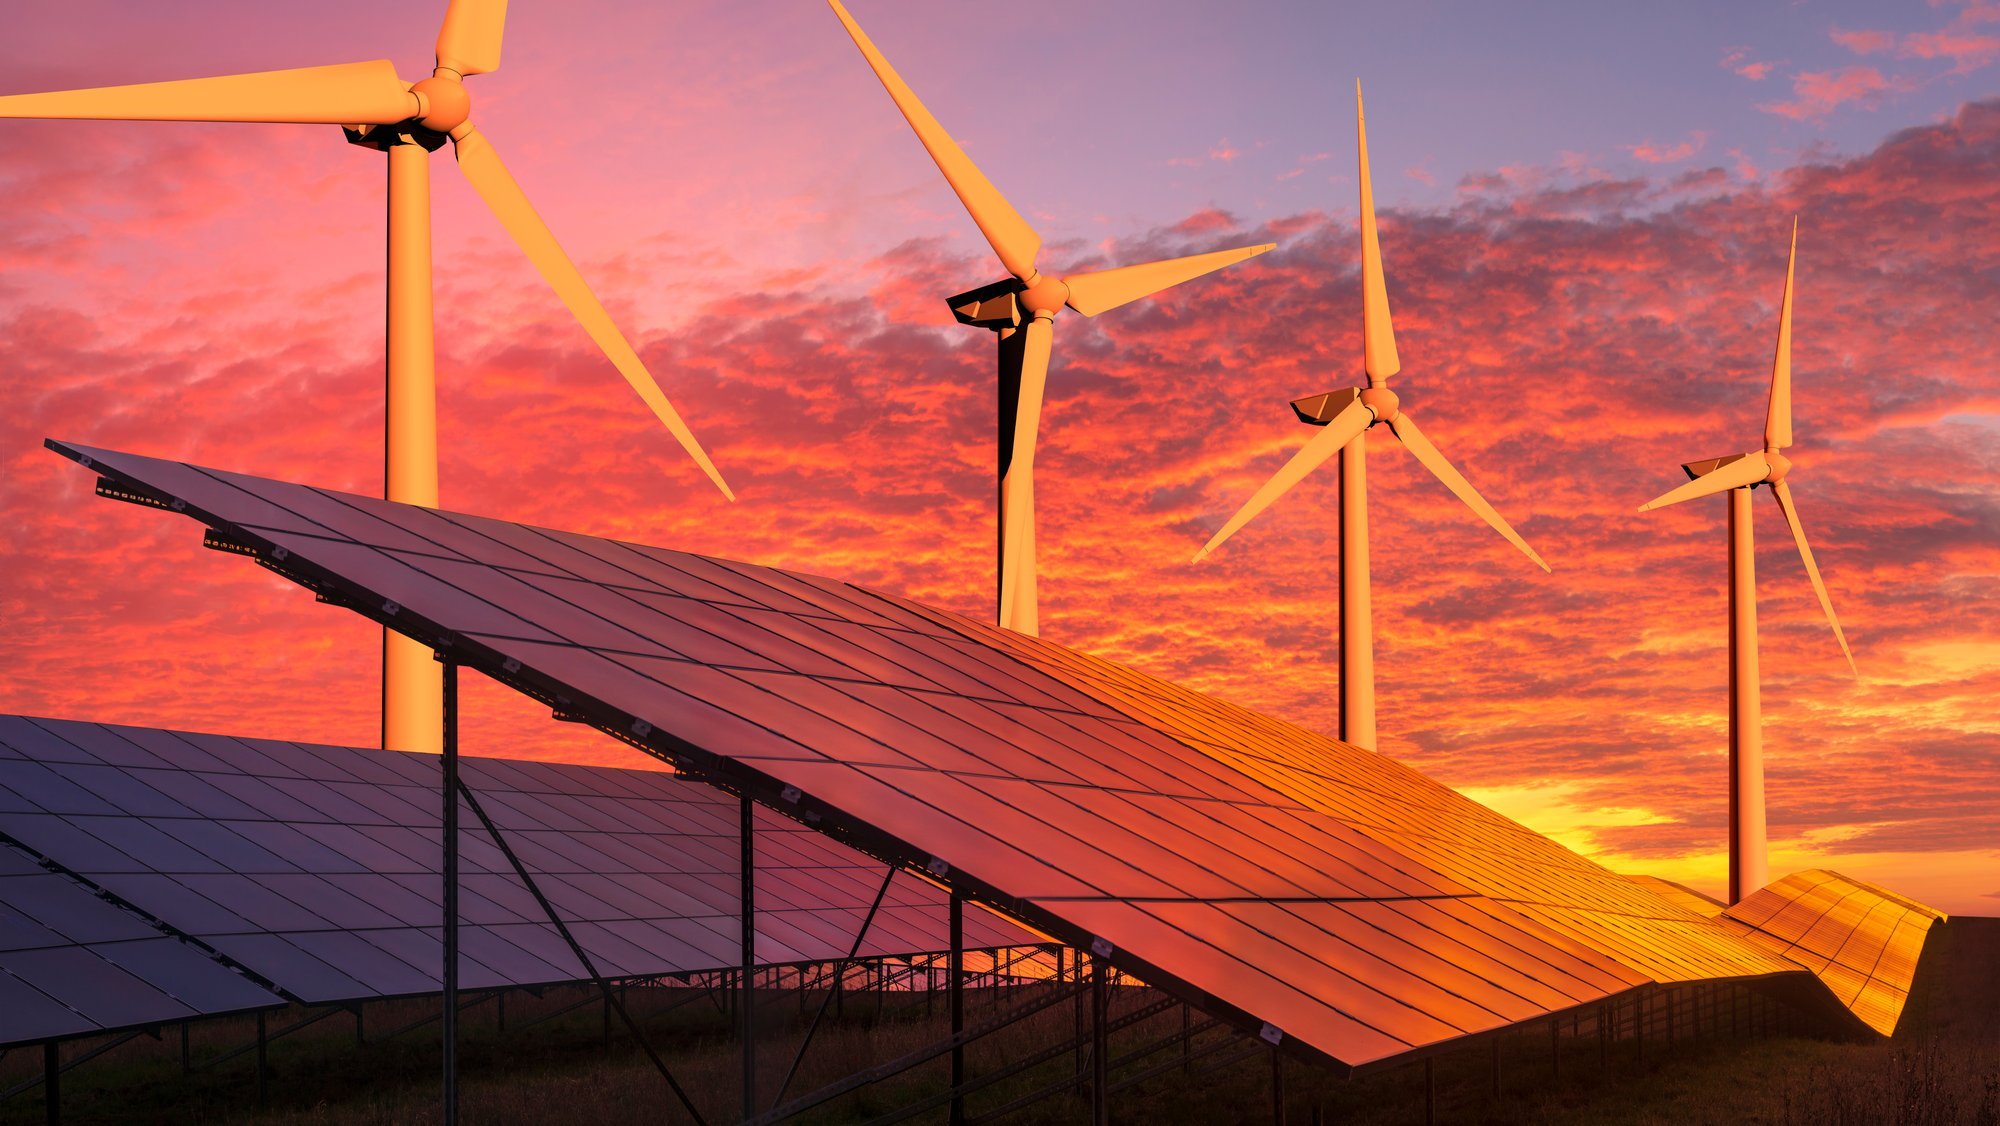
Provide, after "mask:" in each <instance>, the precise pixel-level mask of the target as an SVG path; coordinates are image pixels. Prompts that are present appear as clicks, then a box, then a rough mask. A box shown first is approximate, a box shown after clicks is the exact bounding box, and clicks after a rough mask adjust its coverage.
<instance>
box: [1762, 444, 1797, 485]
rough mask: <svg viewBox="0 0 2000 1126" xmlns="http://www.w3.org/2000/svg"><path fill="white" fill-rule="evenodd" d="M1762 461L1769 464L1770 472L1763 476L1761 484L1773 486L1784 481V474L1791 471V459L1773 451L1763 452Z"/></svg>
mask: <svg viewBox="0 0 2000 1126" xmlns="http://www.w3.org/2000/svg"><path fill="white" fill-rule="evenodd" d="M1764 460H1765V461H1766V462H1768V463H1770V466H1771V472H1770V473H1769V474H1768V475H1766V476H1765V478H1764V480H1763V482H1762V483H1763V484H1767V485H1775V484H1777V483H1778V482H1780V481H1782V480H1784V479H1785V474H1787V473H1790V472H1791V471H1792V459H1791V458H1788V457H1786V456H1785V455H1784V454H1782V453H1779V452H1778V451H1777V450H1775V449H1771V450H1765V451H1764Z"/></svg>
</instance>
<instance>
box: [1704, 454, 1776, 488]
mask: <svg viewBox="0 0 2000 1126" xmlns="http://www.w3.org/2000/svg"><path fill="white" fill-rule="evenodd" d="M1751 457H1754V458H1760V459H1762V461H1763V463H1764V467H1765V470H1764V476H1762V477H1759V478H1758V479H1757V480H1755V481H1752V482H1750V483H1749V484H1747V485H1738V486H1735V487H1736V488H1747V489H1754V488H1756V487H1757V486H1759V485H1775V484H1777V483H1778V482H1780V481H1782V480H1784V479H1785V475H1786V474H1787V473H1790V472H1791V471H1792V459H1791V458H1788V457H1786V456H1785V455H1784V454H1782V453H1779V452H1778V451H1777V450H1763V451H1753V452H1751V453H1746V454H1730V455H1729V456H1727V457H1711V458H1704V459H1703V460H1701V461H1689V462H1683V463H1682V464H1681V471H1682V472H1683V473H1686V474H1687V475H1688V480H1690V481H1699V480H1701V479H1702V478H1703V477H1706V476H1708V475H1709V474H1711V473H1713V472H1715V471H1716V470H1718V469H1721V468H1722V467H1723V466H1725V465H1734V464H1736V463H1737V462H1739V461H1742V460H1743V459H1744V458H1751Z"/></svg>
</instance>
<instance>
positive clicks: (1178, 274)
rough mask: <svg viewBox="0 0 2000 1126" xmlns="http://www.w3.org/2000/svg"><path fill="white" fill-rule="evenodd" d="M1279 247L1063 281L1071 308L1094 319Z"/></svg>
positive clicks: (1244, 248)
mask: <svg viewBox="0 0 2000 1126" xmlns="http://www.w3.org/2000/svg"><path fill="white" fill-rule="evenodd" d="M1277 245H1278V244H1277V243H1275V242H1267V243H1265V244H1264V245H1262V246H1242V247H1238V248H1236V249H1235V250H1218V251H1215V252H1214V253H1212V254H1191V255H1189V256H1187V257H1186V258H1168V259H1166V260H1165V261H1161V262H1146V263H1142V264H1140V265H1137V266H1119V267H1118V268H1116V269H1112V270H1092V271H1090V272H1087V273H1082V274H1071V275H1069V276H1068V277H1066V278H1064V279H1063V284H1064V285H1067V286H1069V307H1070V308H1072V309H1075V310H1076V311H1077V312H1079V313H1082V314H1083V315H1084V316H1086V317H1094V316H1096V315H1097V314H1099V313H1102V312H1104V311H1105V310H1107V309H1116V308H1117V307H1118V306H1120V305H1123V304H1125V303H1126V302H1128V301H1137V300H1138V299H1140V298H1141V297H1151V296H1152V295H1153V294H1155V293H1158V292H1160V291H1161V290H1163V289H1167V288H1169V287H1171V286H1176V285H1179V284H1181V283H1182V282H1184V281H1192V280H1193V279H1195V278H1198V277H1200V276H1202V275H1203V274H1206V273H1212V272H1214V271H1216V270H1220V269H1221V268H1223V267H1224V266H1229V265H1233V264H1235V263H1237V262H1241V261H1243V260H1244V259H1245V258H1255V257H1256V256H1257V255H1259V254H1262V253H1264V252H1265V251H1267V250H1270V249H1271V248H1273V247H1275V246H1277Z"/></svg>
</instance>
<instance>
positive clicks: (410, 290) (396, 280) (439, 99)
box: [0, 0, 735, 752]
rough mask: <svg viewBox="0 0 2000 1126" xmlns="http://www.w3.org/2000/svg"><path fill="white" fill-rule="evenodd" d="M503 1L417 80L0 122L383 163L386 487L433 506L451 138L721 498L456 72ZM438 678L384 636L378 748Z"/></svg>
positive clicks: (418, 732)
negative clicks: (436, 304)
mask: <svg viewBox="0 0 2000 1126" xmlns="http://www.w3.org/2000/svg"><path fill="white" fill-rule="evenodd" d="M506 18H507V2H506V0H451V6H450V7H449V9H447V10H446V12H445V17H444V25H443V28H442V29H441V30H440V31H439V32H438V39H437V66H436V68H435V69H434V70H433V71H432V72H431V75H430V77H428V78H425V79H422V80H420V81H418V82H416V83H409V82H405V81H403V80H402V79H401V78H398V77H397V76H396V68H395V66H394V65H393V64H391V63H390V62H389V61H388V60H387V59H377V60H375V61H373V62H365V63H345V64H340V65H335V66H320V67H307V68H304V69H299V70H279V71H264V72H260V73H255V74H237V75H229V76H226V77H221V78H197V79H191V80H186V81H179V82H152V83H144V84H140V85H135V86H112V87H104V88H100V89H93V90H66V91H60V92H55V93H46V94H18V95H14V96H11V97H0V118H9V117H11V118H47V119H71V120H74V119H100V120H123V121H234V122H267V123H294V124H313V125H341V126H344V127H345V130H346V134H347V139H348V140H349V141H350V142H352V143H354V144H357V145H361V146H363V147H366V148H372V149H377V150H380V151H381V152H383V153H385V154H386V155H387V157H388V164H389V215H388V243H389V255H388V291H389V296H388V336H387V348H386V364H385V368H386V381H385V382H386V395H385V397H386V401H385V404H384V412H383V413H384V430H385V435H384V446H385V451H384V459H385V474H384V475H385V478H386V482H385V495H386V496H387V497H388V499H390V500H393V501H401V502H404V503H406V504H420V505H425V506H428V507H436V506H437V503H438V473H437V397H436V356H435V348H434V341H433V335H432V333H433V321H432V310H431V235H430V163H429V160H428V157H429V156H430V154H431V153H432V152H434V151H436V150H437V149H439V148H441V147H443V145H444V144H445V142H446V141H450V142H451V144H452V146H453V151H454V153H455V155H456V156H457V158H458V166H459V169H460V170H461V171H463V172H464V173H465V176H466V179H467V180H469V181H471V183H472V186H473V188H474V190H476V191H477V192H478V193H479V195H480V197H481V198H482V199H484V200H485V201H486V206H487V207H488V208H490V209H491V210H492V212H493V214H494V216H495V217H496V218H498V219H499V220H500V225H501V226H503V227H505V228H506V229H507V233H508V234H509V235H511V236H512V237H513V239H514V241H515V243H516V244H518V245H519V246H520V248H521V250H522V252H523V253H525V254H526V255H527V256H528V260H529V261H530V262H532V263H533V264H534V266H535V269H536V270H537V271H539V272H540V273H541V275H542V277H543V279H544V280H546V281H547V282H548V283H549V285H550V286H551V287H552V288H553V289H554V290H555V291H556V295H557V296H558V297H560V298H562V301H563V303H564V304H565V305H567V306H568V307H569V309H570V312H571V313H573V314H574V315H575V316H576V319H577V320H578V321H579V322H581V324H582V325H583V328H584V331H585V332H587V333H589V334H590V338H591V339H592V340H593V341H595V342H596V344H597V346H598V348H599V349H600V350H601V351H603V353H604V355H605V356H606V357H607V358H608V359H610V361H611V363H612V365H613V366H614V367H616V368H617V369H618V371H619V373H620V374H621V375H623V376H624V377H625V380H626V382H628V383H630V384H631V385H632V389H633V390H634V391H636V392H638V394H639V397H640V398H641V399H643V400H644V401H645V403H646V405H647V406H648V407H650V408H651V409H652V411H653V413H654V414H655V415H657V416H658V417H659V419H660V421H661V422H662V423H664V424H665V425H666V427H667V429H668V430H669V431H671V432H672V433H673V435H674V437H675V438H676V439H678V440H679V441H680V444H681V446H682V447H683V448H684V449H686V450H687V452H688V454H689V456H691V457H693V458H694V460H695V462H696V464H698V465H700V466H701V469H702V472H704V473H706V474H707V475H708V477H709V479H710V480H711V481H713V482H714V483H715V486H716V488H718V489H721V490H722V493H723V495H724V496H727V497H729V498H730V499H732V500H733V499H735V498H734V494H733V493H731V492H730V490H729V486H728V485H727V484H726V483H725V482H724V481H723V479H722V474H721V473H720V472H719V471H717V469H716V468H715V465H714V463H713V462H711V461H710V460H709V457H708V454H707V453H706V452H705V451H704V450H703V449H702V448H701V443H700V442H698V441H696V440H695V437H694V433H693V431H691V430H689V429H688V427H687V424H686V423H685V422H683V421H681V417H680V414H679V413H678V412H676V411H675V410H674V408H673V405H672V404H671V403H669V402H668V401H667V398H666V396H665V395H664V394H663V393H662V392H661V391H660V388H659V385H658V384H657V383H655V382H654V381H653V377H652V375H651V374H650V373H649V372H648V371H647V370H646V366H645V364H644V363H643V362H642V361H641V360H640V359H639V356H638V353H636V352H635V351H633V349H632V346H631V344H630V343H628V342H627V341H626V339H625V336H624V334H623V333H621V332H619V331H618V326H617V325H616V324H614V323H613V322H612V320H611V315H610V314H609V313H608V312H606V311H605V308H604V306H603V304H602V303H600V302H599V301H598V299H597V297H596V295H595V294H593V293H592V292H591V290H590V286H589V285H588V284H586V283H585V282H584V280H583V276H582V275H581V274H580V273H578V272H577V269H576V266H575V265H574V264H573V263H572V262H571V261H570V260H569V256H568V255H566V254H564V253H563V250H562V247H561V246H559V245H558V244H557V243H556V240H555V236H554V235H553V234H551V233H550V232H549V229H548V227H547V226H546V225H545V224H544V223H543V222H542V220H541V217H540V216H539V215H537V214H536V213H535V209H534V206H533V205H532V204H530V203H529V202H528V197H527V196H526V195H525V194H523V193H522V191H521V188H520V185H518V184H516V183H515V182H514V178H513V176H512V175H510V174H509V173H508V171H507V168H506V166H505V165H503V164H502V163H501V162H500V157H499V154H497V153H495V152H494V151H493V146H492V145H491V144H490V143H488V142H487V140H486V137H485V135H484V134H482V133H480V132H479V131H478V130H477V129H475V128H473V125H472V121H471V111H472V101H471V98H470V96H469V95H468V94H467V93H466V89H465V84H464V82H463V79H464V78H465V77H466V76H468V75H474V74H486V73H489V72H492V71H494V70H497V69H499V67H500V43H501V36H502V33H503V31H504V28H505V24H506ZM442 690H443V689H442V679H441V672H440V670H439V667H438V665H437V663H436V662H434V661H433V660H431V654H430V651H429V650H427V649H425V648H424V647H423V646H422V645H419V644H417V643H416V642H413V641H411V640H409V639H408V638H405V637H403V636H402V635H401V634H398V633H394V632H391V631H388V630H384V631H383V635H382V745H383V746H385V747H392V748H397V749H402V750H429V751H433V752H435V751H437V750H438V748H439V745H440V738H441V736H440V732H441V730H442V723H443V712H442V703H441V700H442Z"/></svg>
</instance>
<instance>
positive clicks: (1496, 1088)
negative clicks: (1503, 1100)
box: [1493, 1036, 1500, 1099]
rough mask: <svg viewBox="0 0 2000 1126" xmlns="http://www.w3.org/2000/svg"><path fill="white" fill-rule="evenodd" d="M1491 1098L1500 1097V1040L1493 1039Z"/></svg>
mask: <svg viewBox="0 0 2000 1126" xmlns="http://www.w3.org/2000/svg"><path fill="white" fill-rule="evenodd" d="M1493 1097H1494V1098H1496V1099H1497V1098H1499V1097H1500V1038H1499V1037H1498V1036H1495V1037H1494V1038H1493Z"/></svg>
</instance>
